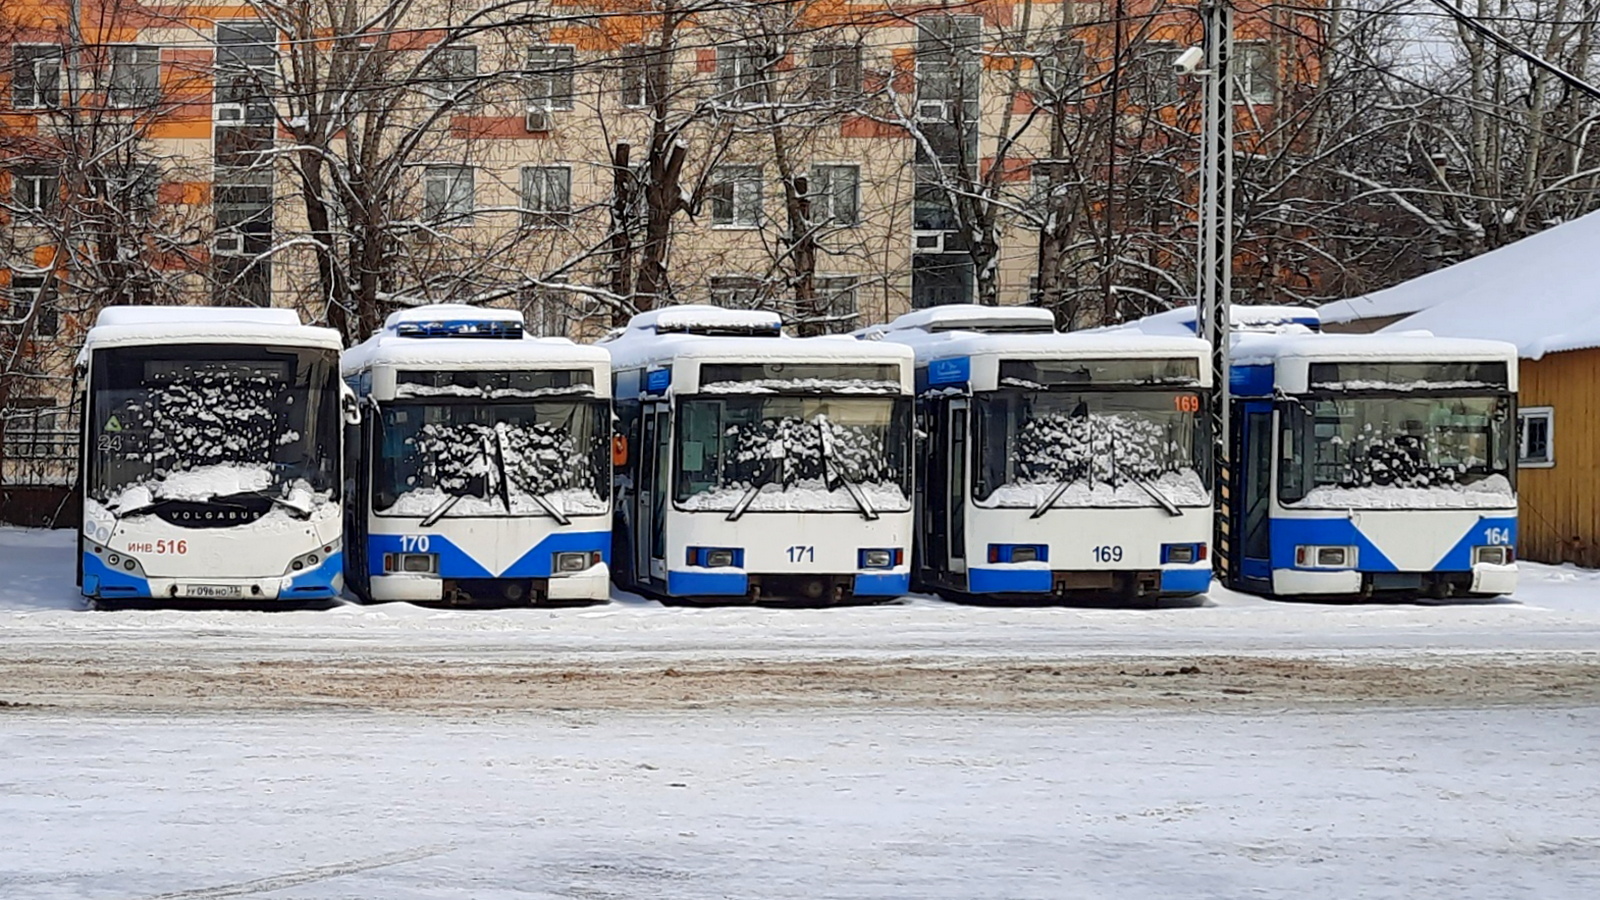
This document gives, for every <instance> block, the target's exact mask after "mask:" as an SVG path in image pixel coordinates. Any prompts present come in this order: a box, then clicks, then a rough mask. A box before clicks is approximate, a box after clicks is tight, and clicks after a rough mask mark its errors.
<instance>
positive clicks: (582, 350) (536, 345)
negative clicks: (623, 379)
mask: <svg viewBox="0 0 1600 900" xmlns="http://www.w3.org/2000/svg"><path fill="white" fill-rule="evenodd" d="M422 321H433V320H422ZM610 364H611V354H610V353H608V352H606V349H605V348H604V347H597V346H594V345H592V344H575V343H573V342H572V341H569V340H567V339H566V338H553V337H545V338H536V337H522V338H519V339H506V340H483V339H482V338H464V337H461V338H458V337H430V338H414V337H403V336H401V335H398V334H395V333H394V332H390V331H380V332H378V333H377V334H375V335H373V336H372V337H370V338H367V339H366V340H365V341H362V342H361V343H359V344H357V345H356V346H354V347H351V348H350V349H349V350H346V351H345V352H344V356H343V357H341V358H340V369H341V370H343V372H344V374H346V375H349V374H353V373H355V372H359V371H361V370H362V369H365V368H369V367H371V366H374V365H388V366H406V367H410V368H416V369H427V368H450V369H534V368H544V367H556V368H579V367H587V366H594V365H600V366H609V365H610Z"/></svg>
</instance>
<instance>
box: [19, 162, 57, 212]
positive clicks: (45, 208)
mask: <svg viewBox="0 0 1600 900" xmlns="http://www.w3.org/2000/svg"><path fill="white" fill-rule="evenodd" d="M60 199H61V181H60V179H59V177H58V176H57V175H56V173H55V171H54V170H53V169H16V170H12V172H11V202H12V204H14V205H15V206H16V208H17V209H18V210H19V211H20V212H21V213H22V214H23V215H35V216H36V215H41V214H44V213H49V212H52V211H54V210H55V208H56V203H57V202H58V201H59V200H60Z"/></svg>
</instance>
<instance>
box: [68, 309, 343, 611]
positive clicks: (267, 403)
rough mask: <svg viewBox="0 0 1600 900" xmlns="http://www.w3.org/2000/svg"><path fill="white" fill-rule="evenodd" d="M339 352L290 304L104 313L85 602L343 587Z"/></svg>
mask: <svg viewBox="0 0 1600 900" xmlns="http://www.w3.org/2000/svg"><path fill="white" fill-rule="evenodd" d="M340 346H341V342H340V340H339V335H338V333H337V332H335V331H333V330H331V329H327V328H313V327H308V326H305V325H302V324H301V323H300V318H299V316H298V315H297V314H296V313H295V312H294V311H292V310H285V309H228V308H206V307H113V308H110V309H107V310H104V311H103V312H101V313H100V316H99V319H98V321H97V322H96V324H95V326H94V327H93V328H91V329H90V330H89V333H88V336H87V338H86V339H85V342H84V347H83V351H82V353H81V354H80V356H79V359H78V371H79V377H80V385H81V388H82V395H81V398H80V402H81V403H82V409H83V415H82V421H83V434H82V442H81V445H80V461H81V472H82V475H81V479H82V495H83V529H82V532H81V537H80V549H81V551H82V552H81V553H80V554H79V565H78V577H79V584H80V586H81V587H82V590H83V594H84V596H86V597H88V598H90V600H91V601H92V602H94V603H95V604H96V605H100V606H106V605H113V604H116V603H117V602H119V601H138V600H197V601H246V602H257V601H262V602H265V601H277V602H286V603H287V602H299V601H327V600H330V599H332V598H335V597H337V596H339V593H340V590H341V586H342V582H343V561H342V545H341V534H340V532H341V530H342V523H341V520H342V513H341V477H340V460H341V437H342V428H341V425H342V422H343V421H345V420H347V419H348V418H349V417H350V416H353V415H354V414H355V405H354V398H353V397H348V396H347V393H348V392H347V391H345V390H344V388H343V385H342V384H341V383H340V381H339V350H340ZM341 409H343V410H344V415H343V416H341Z"/></svg>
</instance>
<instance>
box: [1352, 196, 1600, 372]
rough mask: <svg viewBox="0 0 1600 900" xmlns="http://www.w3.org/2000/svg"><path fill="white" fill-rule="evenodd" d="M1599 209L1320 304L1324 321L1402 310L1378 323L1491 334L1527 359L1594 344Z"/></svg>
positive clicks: (1599, 334)
mask: <svg viewBox="0 0 1600 900" xmlns="http://www.w3.org/2000/svg"><path fill="white" fill-rule="evenodd" d="M1597 247H1600V212H1593V213H1590V214H1588V215H1586V216H1583V217H1581V218H1578V219H1574V220H1572V221H1571V222H1566V223H1564V224H1561V225H1557V226H1555V227H1554V228H1549V229H1546V230H1545V231H1541V232H1539V233H1538V234H1535V235H1530V236H1529V237H1525V238H1523V239H1522V240H1520V241H1517V242H1516V243H1514V244H1508V245H1506V246H1504V247H1501V248H1499V249H1496V250H1491V251H1489V252H1488V253H1485V254H1482V255H1481V256H1475V257H1473V258H1471V259H1468V260H1464V261H1462V262H1459V263H1456V264H1455V265H1453V266H1449V267H1447V268H1443V269H1440V270H1438V271H1437V272H1429V273H1428V274H1426V275H1423V276H1421V277H1418V278H1413V279H1411V280H1410V281H1407V282H1404V283H1402V284H1397V285H1395V286H1394V287H1391V288H1386V289H1384V290H1381V291H1374V292H1373V293H1371V294H1366V295H1364V296H1361V297H1352V298H1350V299H1348V300H1336V301H1334V302H1333V303H1329V304H1326V305H1325V306H1323V307H1322V308H1321V310H1320V312H1321V313H1322V317H1323V321H1325V322H1330V323H1331V322H1349V321H1354V320H1357V319H1375V318H1385V317H1392V316H1407V317H1408V318H1405V319H1403V320H1401V321H1399V322H1396V323H1394V324H1393V325H1391V326H1389V328H1387V329H1385V330H1386V331H1389V330H1393V331H1405V330H1411V329H1417V328H1424V329H1427V330H1428V331H1432V332H1433V333H1435V334H1438V335H1443V336H1448V337H1464V338H1495V339H1501V340H1508V341H1510V342H1512V343H1513V344H1516V345H1517V350H1518V352H1519V353H1520V354H1521V355H1522V356H1524V357H1528V358H1530V359H1538V358H1539V357H1540V356H1543V355H1544V354H1546V353H1554V352H1556V351H1559V350H1580V349H1584V348H1587V347H1600V279H1597V278H1596V277H1595V274H1594V253H1595V249H1596V248H1597Z"/></svg>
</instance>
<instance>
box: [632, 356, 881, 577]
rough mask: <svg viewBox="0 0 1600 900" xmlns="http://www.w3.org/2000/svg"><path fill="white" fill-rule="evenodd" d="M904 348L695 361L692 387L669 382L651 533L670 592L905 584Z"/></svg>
mask: <svg viewBox="0 0 1600 900" xmlns="http://www.w3.org/2000/svg"><path fill="white" fill-rule="evenodd" d="M845 346H846V347H847V348H848V345H845ZM905 357H906V358H905V359H904V361H903V362H896V363H877V362H874V363H853V362H849V363H846V362H839V363H831V362H818V363H805V362H795V363H764V362H756V363H729V364H715V363H705V364H703V365H702V366H701V367H700V370H699V375H700V384H699V387H698V390H696V391H693V392H690V393H680V394H677V395H676V396H677V403H676V409H675V411H674V419H675V421H674V422H673V426H672V434H673V435H674V439H673V441H672V446H673V461H672V462H673V465H672V467H671V471H672V472H673V478H672V483H671V485H670V497H669V498H668V499H669V500H670V502H669V503H666V504H664V508H663V514H664V516H665V521H664V522H663V524H664V528H663V529H662V531H661V533H660V534H661V537H660V539H659V542H658V544H657V549H658V550H659V551H660V553H661V554H662V556H661V557H660V559H659V563H658V564H659V565H660V567H661V569H662V570H664V571H663V574H664V579H663V580H664V584H663V587H664V589H665V593H666V594H668V595H669V596H674V597H699V598H712V599H714V598H736V597H738V598H748V599H753V600H780V601H782V600H787V601H797V602H836V601H842V600H850V599H859V600H886V599H891V598H894V597H899V596H901V595H903V594H905V593H906V592H907V590H909V588H910V579H911V575H910V549H911V530H912V521H911V518H912V507H911V460H910V452H911V399H910V396H909V388H910V354H909V353H907V354H906V355H905ZM681 365H682V364H681V363H680V366H681Z"/></svg>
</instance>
